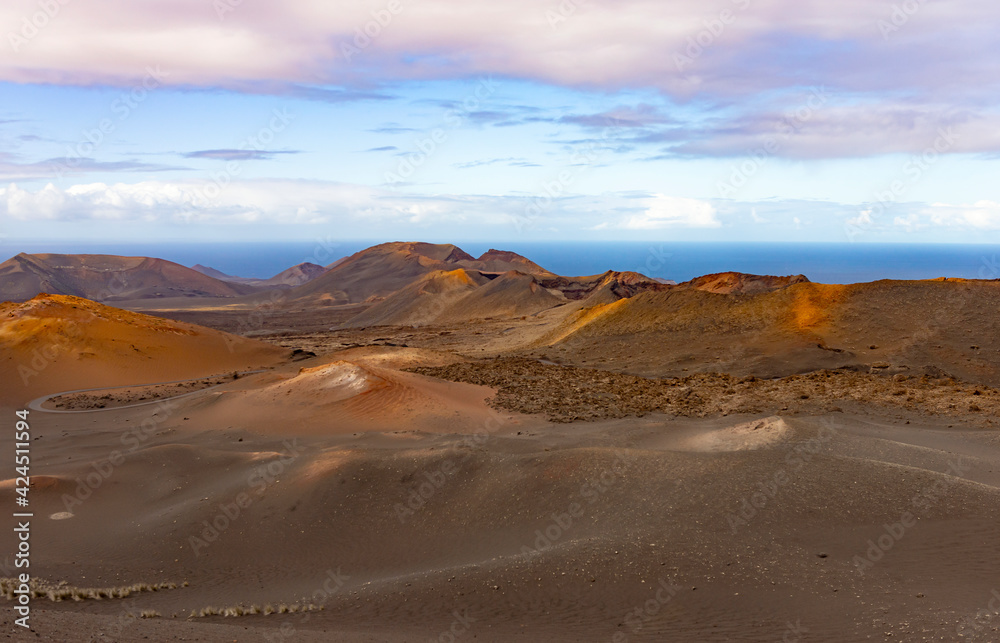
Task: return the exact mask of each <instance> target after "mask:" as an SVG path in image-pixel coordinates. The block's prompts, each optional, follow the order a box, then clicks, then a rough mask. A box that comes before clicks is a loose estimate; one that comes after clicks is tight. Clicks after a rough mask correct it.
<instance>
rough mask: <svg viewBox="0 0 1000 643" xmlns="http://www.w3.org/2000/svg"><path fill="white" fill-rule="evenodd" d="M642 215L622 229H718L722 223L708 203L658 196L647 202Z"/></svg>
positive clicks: (632, 218)
mask: <svg viewBox="0 0 1000 643" xmlns="http://www.w3.org/2000/svg"><path fill="white" fill-rule="evenodd" d="M646 206H647V209H646V211H645V212H643V213H642V214H638V215H635V216H632V217H630V218H629V219H627V220H626V221H625V223H624V224H623V226H622V227H624V228H626V229H628V230H660V229H663V228H672V227H682V228H718V227H721V226H722V222H720V221H719V219H718V218H717V217H716V210H715V207H714V206H713V205H712V204H711V203H708V202H707V201H699V200H697V199H685V198H682V197H674V196H667V195H664V194H656V195H654V196H653V198H651V199H649V200H647V201H646Z"/></svg>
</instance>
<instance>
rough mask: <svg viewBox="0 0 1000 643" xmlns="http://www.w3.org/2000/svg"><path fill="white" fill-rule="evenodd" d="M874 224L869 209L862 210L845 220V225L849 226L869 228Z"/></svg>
mask: <svg viewBox="0 0 1000 643" xmlns="http://www.w3.org/2000/svg"><path fill="white" fill-rule="evenodd" d="M874 224H875V222H874V221H873V220H872V211H871V210H862V211H861V212H859V213H858V216H856V217H852V218H850V219H848V220H847V226H848V227H850V228H870V227H871V226H873V225H874Z"/></svg>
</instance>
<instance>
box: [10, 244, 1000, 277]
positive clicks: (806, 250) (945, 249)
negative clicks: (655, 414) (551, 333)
mask: <svg viewBox="0 0 1000 643" xmlns="http://www.w3.org/2000/svg"><path fill="white" fill-rule="evenodd" d="M376 243H378V242H377V241H357V240H350V241H341V242H336V243H333V242H291V243H290V242H275V243H245V244H237V243H160V244H155V243H148V242H136V243H106V244H95V243H92V242H90V243H88V242H82V243H79V244H71V243H67V242H56V243H45V242H25V243H18V244H16V245H14V244H12V243H10V242H8V243H5V244H3V245H0V251H3V256H2V257H0V260H6V259H7V258H9V257H11V256H13V255H15V254H17V253H19V252H28V253H41V252H53V253H67V254H75V253H92V254H116V255H133V256H136V255H138V256H150V257H159V258H162V259H168V260H170V261H174V262H177V263H180V264H182V265H185V266H192V265H194V264H198V263H200V264H203V265H206V266H211V267H212V268H215V269H216V270H221V271H222V272H224V273H226V274H229V275H234V276H240V277H258V278H266V277H271V276H273V275H275V274H277V273H279V272H281V271H282V270H284V269H285V268H288V267H290V266H293V265H295V264H298V263H302V262H303V261H311V262H313V263H318V264H321V265H327V264H330V263H332V262H333V261H336V260H337V259H339V258H341V257H345V256H348V255H350V254H353V253H354V252H357V251H358V250H362V249H364V248H367V247H369V246H371V245H374V244H376ZM456 245H458V246H459V247H461V248H462V249H463V250H465V251H466V252H468V253H469V254H472V255H474V256H479V255H480V254H481V253H483V252H485V251H486V250H488V249H489V248H493V247H495V248H498V249H501V250H511V251H514V252H517V253H519V254H522V255H524V256H526V257H528V258H529V259H531V260H532V261H534V262H535V263H537V264H539V265H541V266H543V267H545V268H547V269H548V270H551V271H552V272H555V273H557V274H561V275H568V276H577V275H592V274H598V273H601V272H604V271H606V270H632V271H636V272H641V273H643V274H645V275H647V276H650V277H656V278H659V279H670V280H674V281H678V282H680V281H686V280H688V279H692V278H694V277H697V276H700V275H705V274H710V273H715V272H724V271H730V270H732V271H737V272H746V273H751V274H763V275H794V274H804V275H806V276H807V277H808V278H809V279H810V280H812V281H815V282H820V283H857V282H865V281H876V280H878V279H932V278H936V277H964V278H969V279H997V278H1000V245H997V244H991V245H973V244H968V245H965V244H940V245H931V244H870V243H854V244H848V243H693V242H686V243H676V242H662V243H660V242H649V243H644V242H607V243H600V242H553V243H543V242H516V241H515V242H493V243H490V242H478V241H477V242H465V243H458V244H456Z"/></svg>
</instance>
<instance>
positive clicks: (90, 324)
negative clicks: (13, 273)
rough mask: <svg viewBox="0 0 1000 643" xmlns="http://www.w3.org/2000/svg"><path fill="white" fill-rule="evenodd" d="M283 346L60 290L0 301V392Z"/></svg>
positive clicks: (216, 367) (208, 363) (152, 371)
mask: <svg viewBox="0 0 1000 643" xmlns="http://www.w3.org/2000/svg"><path fill="white" fill-rule="evenodd" d="M286 354H287V351H286V350H284V349H281V348H278V347H276V346H271V345H269V344H264V343H262V342H258V341H255V340H249V339H245V338H242V337H237V336H235V335H229V334H227V333H223V332H220V331H216V330H211V329H208V328H202V327H200V326H195V325H193V324H185V323H182V322H174V321H167V320H164V319H160V318H156V317H149V316H147V315H142V314H139V313H133V312H129V311H125V310H120V309H117V308H111V307H109V306H104V305H102V304H98V303H95V302H92V301H89V300H86V299H81V298H78V297H69V296H64V295H39V296H37V297H35V298H34V299H32V300H31V301H29V302H26V303H23V304H11V303H9V302H8V303H5V304H2V305H0V374H2V376H3V381H4V382H9V383H10V385H9V386H7V387H5V389H4V392H3V396H4V399H5V400H7V401H10V402H12V403H15V404H24V403H26V402H28V401H29V400H31V399H32V398H34V397H37V396H39V395H42V394H45V393H55V392H59V391H63V390H71V389H82V388H95V387H101V386H115V385H124V384H151V383H156V382H165V381H171V380H179V379H189V378H195V377H203V376H206V375H211V374H215V373H220V372H225V371H234V370H248V369H254V368H260V367H266V366H271V365H274V364H276V363H278V362H280V361H281V360H282V359H283V358H284V357H285V355H286Z"/></svg>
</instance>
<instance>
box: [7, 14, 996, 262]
mask: <svg viewBox="0 0 1000 643" xmlns="http://www.w3.org/2000/svg"><path fill="white" fill-rule="evenodd" d="M998 22H1000V5H997V4H996V3H995V2H992V1H987V0H923V1H921V0H905V1H900V2H882V1H872V0H843V1H842V2H838V3H831V2H828V1H824V2H818V1H813V0H672V1H664V0H614V1H611V0H562V1H561V2H556V1H554V0H553V1H552V2H547V1H545V0H542V1H538V0H505V2H481V1H478V0H464V1H462V2H458V1H452V0H334V1H330V0H283V1H282V2H277V1H267V0H88V1H86V2H85V1H83V0H5V1H4V2H3V3H2V5H0V36H2V37H3V42H0V243H4V244H14V245H16V243H17V242H18V241H26V240H51V241H53V242H55V241H60V242H79V243H81V244H83V243H86V242H98V241H99V242H108V241H137V240H141V241H233V242H250V241H308V240H310V239H317V238H328V237H329V236H330V235H334V236H336V237H338V238H343V239H386V240H430V241H454V242H461V241H467V240H497V241H502V240H523V241H572V240H588V241H603V240H622V241H627V240H641V241H647V240H654V239H655V240H660V241H769V242H774V241H787V242H815V241H822V242H845V243H847V242H852V243H865V242H869V243H885V242H904V243H905V242H911V243H928V242H940V243H991V242H997V241H1000V181H998V180H997V175H998V169H1000V107H998V105H1000V100H998V98H1000V55H998V54H1000V39H998V38H996V29H997V26H998Z"/></svg>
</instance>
